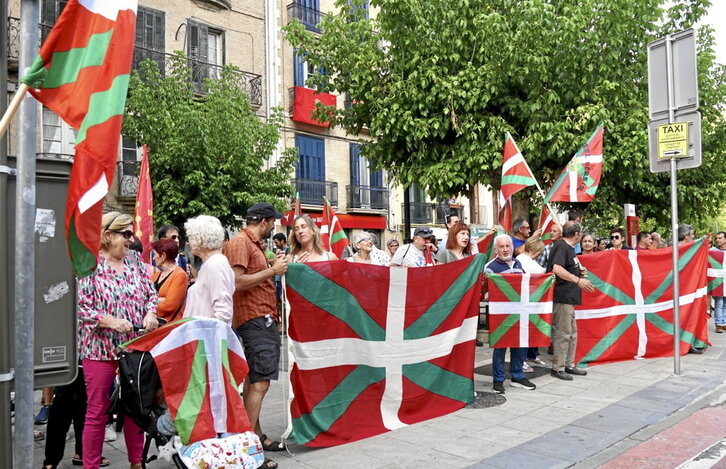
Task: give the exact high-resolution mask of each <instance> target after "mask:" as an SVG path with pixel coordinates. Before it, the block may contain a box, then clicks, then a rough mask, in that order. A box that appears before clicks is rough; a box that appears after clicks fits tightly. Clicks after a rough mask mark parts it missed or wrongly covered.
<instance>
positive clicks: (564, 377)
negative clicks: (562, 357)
mask: <svg viewBox="0 0 726 469" xmlns="http://www.w3.org/2000/svg"><path fill="white" fill-rule="evenodd" d="M550 375H552V376H554V377H555V378H559V379H561V380H563V381H572V376H570V375H568V374H567V373H565V370H560V371H555V370H554V369H553V370H552V371H550Z"/></svg>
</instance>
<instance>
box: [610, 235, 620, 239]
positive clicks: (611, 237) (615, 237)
mask: <svg viewBox="0 0 726 469" xmlns="http://www.w3.org/2000/svg"><path fill="white" fill-rule="evenodd" d="M610 239H620V235H612V236H610Z"/></svg>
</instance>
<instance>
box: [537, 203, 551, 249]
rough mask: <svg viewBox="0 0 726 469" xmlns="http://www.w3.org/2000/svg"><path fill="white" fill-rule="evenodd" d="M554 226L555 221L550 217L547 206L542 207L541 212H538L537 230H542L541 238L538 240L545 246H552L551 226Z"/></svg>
mask: <svg viewBox="0 0 726 469" xmlns="http://www.w3.org/2000/svg"><path fill="white" fill-rule="evenodd" d="M554 224H555V220H554V218H553V217H552V213H551V212H550V209H549V208H548V207H547V205H543V206H542V210H541V211H540V212H539V226H538V227H537V229H540V230H542V237H541V238H540V239H541V240H542V242H543V243H544V244H545V245H548V244H552V225H554Z"/></svg>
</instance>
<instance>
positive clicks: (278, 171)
mask: <svg viewBox="0 0 726 469" xmlns="http://www.w3.org/2000/svg"><path fill="white" fill-rule="evenodd" d="M191 78H192V76H191V71H190V68H189V66H188V62H187V61H186V58H185V57H184V55H183V54H182V53H177V54H176V56H175V57H174V58H173V59H172V66H171V70H170V72H168V73H167V74H166V76H162V75H161V74H160V72H159V67H158V65H157V63H156V62H153V61H151V60H146V61H144V62H143V63H142V64H141V67H140V72H139V73H136V72H134V73H133V75H132V77H131V82H130V85H129V97H128V100H127V101H126V112H127V117H126V118H125V119H124V135H127V136H129V137H131V138H134V139H136V140H137V141H138V142H140V143H145V144H147V145H148V146H149V168H150V172H151V182H152V186H153V191H154V219H155V222H156V223H157V224H162V223H174V224H176V225H177V226H181V225H182V224H183V222H184V221H185V220H186V219H187V218H189V217H192V216H196V215H200V214H207V215H213V216H216V217H218V218H219V219H220V221H221V222H222V224H224V225H232V226H235V225H237V224H238V222H237V217H239V216H244V213H245V212H246V210H247V208H248V207H249V206H250V205H252V204H254V203H257V202H262V201H266V202H271V203H273V204H275V205H276V206H277V207H278V209H282V208H284V207H285V202H284V201H283V199H284V198H287V199H288V200H289V197H291V196H292V195H293V188H292V186H291V185H290V184H289V174H290V173H291V172H292V171H293V169H294V165H295V159H296V153H295V149H289V150H287V151H285V152H284V153H283V154H282V155H281V157H280V158H279V159H278V161H277V162H276V164H275V165H274V166H272V167H269V168H268V167H267V165H268V160H269V158H270V156H271V155H272V154H273V152H274V151H275V149H276V147H277V143H278V140H279V131H280V127H281V125H282V122H283V114H282V112H281V111H280V110H279V109H278V110H276V111H275V113H274V115H273V117H272V118H271V119H270V121H269V122H268V123H264V122H262V121H261V120H260V119H259V118H257V117H256V116H255V114H254V112H253V110H252V107H251V105H250V100H249V97H248V96H247V94H246V93H245V91H244V87H243V83H242V82H241V79H240V74H239V72H238V70H237V69H236V68H234V67H233V66H230V65H227V66H225V67H224V69H223V70H222V72H221V74H220V76H219V78H218V79H208V80H206V81H205V83H204V86H205V94H204V96H203V97H200V96H199V95H198V94H196V93H195V91H194V88H193V84H192V80H191Z"/></svg>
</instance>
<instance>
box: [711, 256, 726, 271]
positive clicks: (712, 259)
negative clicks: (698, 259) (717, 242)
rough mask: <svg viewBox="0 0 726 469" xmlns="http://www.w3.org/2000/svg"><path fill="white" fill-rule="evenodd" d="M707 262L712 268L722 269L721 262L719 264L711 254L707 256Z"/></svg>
mask: <svg viewBox="0 0 726 469" xmlns="http://www.w3.org/2000/svg"><path fill="white" fill-rule="evenodd" d="M708 263H709V264H711V267H713V268H714V269H719V270H720V269H723V264H721V263H720V262H719V261H717V260H716V259H714V258H713V257H711V256H708Z"/></svg>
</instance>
